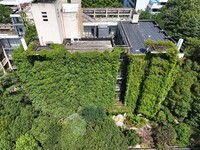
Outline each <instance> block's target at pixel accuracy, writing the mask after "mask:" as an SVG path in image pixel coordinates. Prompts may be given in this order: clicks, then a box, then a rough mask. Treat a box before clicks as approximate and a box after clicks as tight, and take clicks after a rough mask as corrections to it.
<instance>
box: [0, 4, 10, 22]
mask: <svg viewBox="0 0 200 150" xmlns="http://www.w3.org/2000/svg"><path fill="white" fill-rule="evenodd" d="M0 12H1V13H0V23H4V24H6V23H11V19H10V14H12V9H11V8H10V7H9V6H5V5H2V4H0Z"/></svg>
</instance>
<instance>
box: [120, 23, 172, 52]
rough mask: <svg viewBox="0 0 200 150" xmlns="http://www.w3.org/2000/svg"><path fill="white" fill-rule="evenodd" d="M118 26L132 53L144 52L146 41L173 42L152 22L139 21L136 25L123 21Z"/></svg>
mask: <svg viewBox="0 0 200 150" xmlns="http://www.w3.org/2000/svg"><path fill="white" fill-rule="evenodd" d="M119 26H120V28H119V29H120V32H123V33H122V35H123V36H124V37H123V39H124V40H126V41H127V44H128V46H129V47H130V51H131V52H132V53H144V52H145V51H146V48H145V46H144V44H145V40H148V39H151V40H154V41H166V40H171V41H173V39H172V38H171V37H169V36H168V35H167V33H166V32H165V31H163V30H162V28H160V27H159V26H158V25H157V24H156V23H155V22H154V21H139V22H138V23H137V24H133V23H131V22H127V21H126V22H125V21H123V22H120V23H119ZM173 42H175V41H173Z"/></svg>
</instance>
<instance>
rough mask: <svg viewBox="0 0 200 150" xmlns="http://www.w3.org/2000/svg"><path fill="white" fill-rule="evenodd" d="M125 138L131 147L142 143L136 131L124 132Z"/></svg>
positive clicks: (126, 130)
mask: <svg viewBox="0 0 200 150" xmlns="http://www.w3.org/2000/svg"><path fill="white" fill-rule="evenodd" d="M123 133H124V136H125V138H126V139H127V141H128V145H129V146H135V145H136V144H139V143H140V137H139V135H138V134H137V132H136V131H135V130H128V129H125V130H123Z"/></svg>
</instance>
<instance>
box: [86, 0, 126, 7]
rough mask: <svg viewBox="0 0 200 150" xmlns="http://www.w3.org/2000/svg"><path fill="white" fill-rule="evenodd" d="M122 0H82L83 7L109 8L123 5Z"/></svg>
mask: <svg viewBox="0 0 200 150" xmlns="http://www.w3.org/2000/svg"><path fill="white" fill-rule="evenodd" d="M122 6H123V5H122V1H121V0H89V1H88V0H82V7H85V8H88V7H89V8H107V7H108V8H109V7H115V8H119V7H122Z"/></svg>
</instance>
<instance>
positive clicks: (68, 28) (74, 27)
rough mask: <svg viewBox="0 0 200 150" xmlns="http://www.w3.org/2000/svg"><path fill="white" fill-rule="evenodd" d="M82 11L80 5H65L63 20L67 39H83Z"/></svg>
mask: <svg viewBox="0 0 200 150" xmlns="http://www.w3.org/2000/svg"><path fill="white" fill-rule="evenodd" d="M81 16H82V10H81V7H80V5H79V4H63V12H62V20H63V25H64V33H65V38H73V39H80V38H81V37H82V31H83V25H82V18H81Z"/></svg>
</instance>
